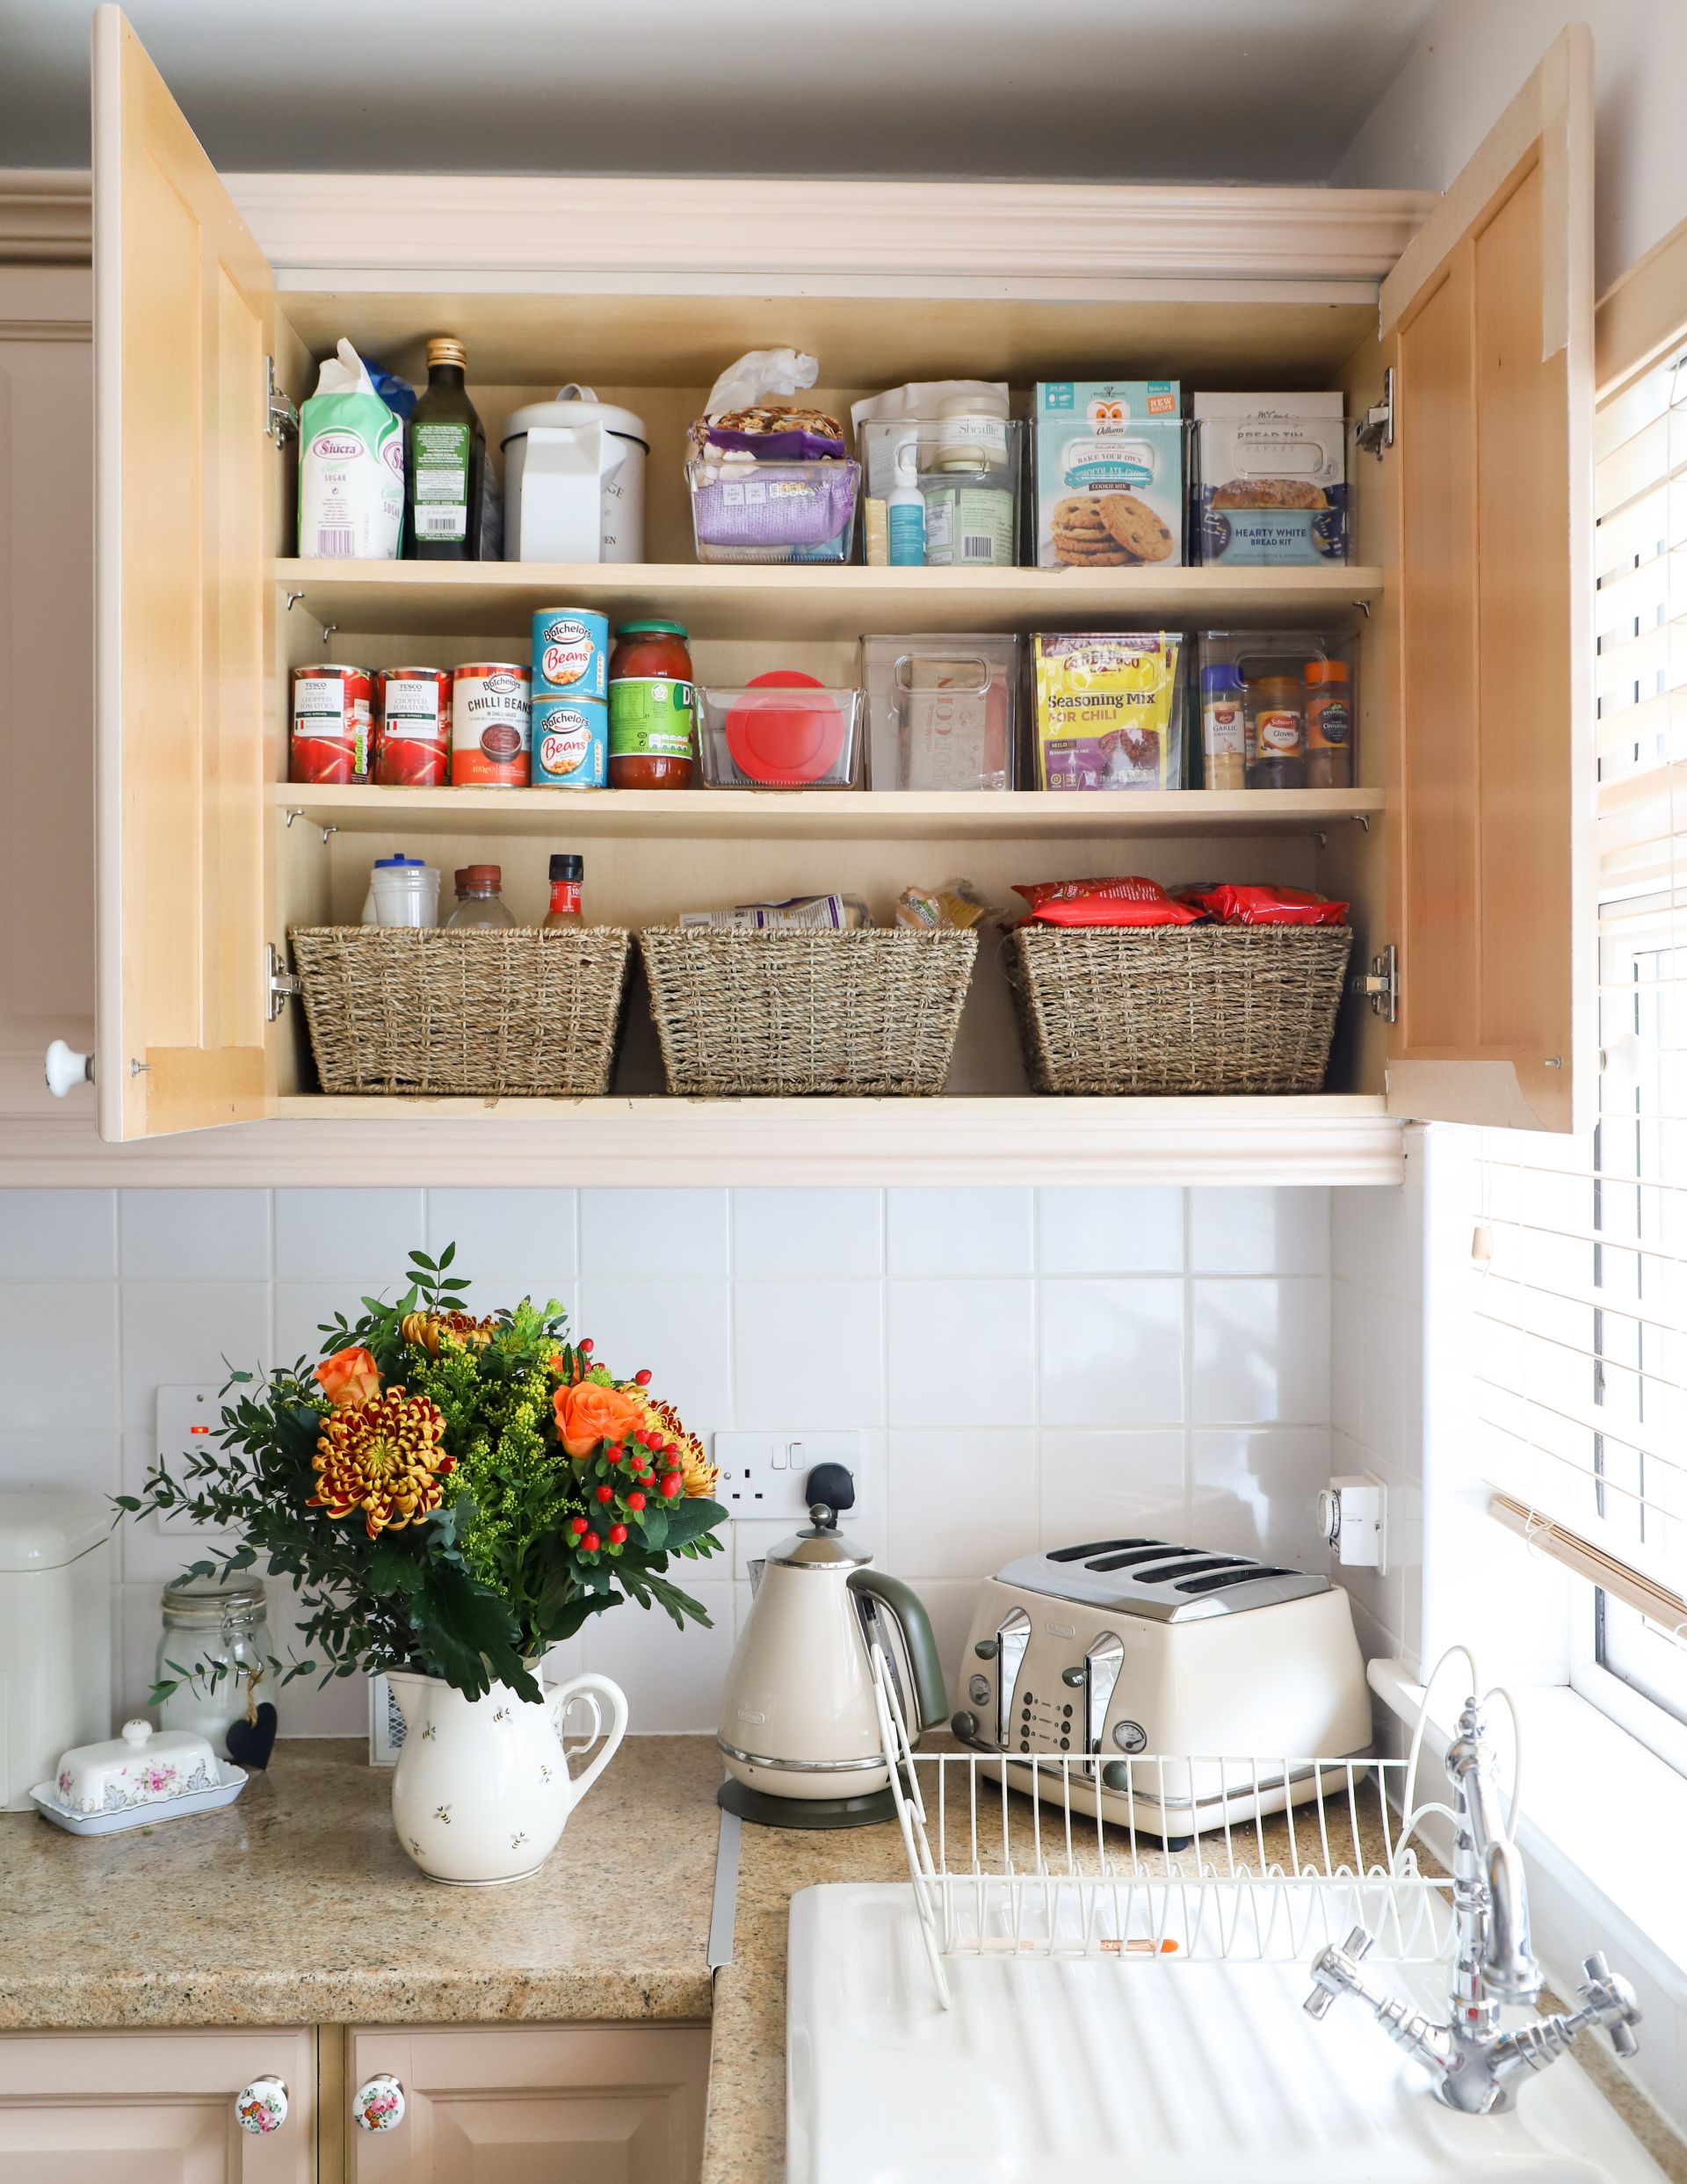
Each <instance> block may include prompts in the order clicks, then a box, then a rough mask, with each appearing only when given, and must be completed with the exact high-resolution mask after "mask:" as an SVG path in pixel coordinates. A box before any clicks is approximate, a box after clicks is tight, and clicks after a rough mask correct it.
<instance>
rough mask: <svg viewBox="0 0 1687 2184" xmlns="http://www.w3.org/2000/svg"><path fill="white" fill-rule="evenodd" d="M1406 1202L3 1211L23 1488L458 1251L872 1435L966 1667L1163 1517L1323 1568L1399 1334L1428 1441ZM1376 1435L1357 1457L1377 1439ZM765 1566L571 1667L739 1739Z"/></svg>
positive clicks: (147, 1676)
mask: <svg viewBox="0 0 1687 2184" xmlns="http://www.w3.org/2000/svg"><path fill="white" fill-rule="evenodd" d="M1377 1195H1380V1194H1372V1193H1365V1192H1354V1191H1345V1192H1343V1191H1338V1192H1336V1193H1333V1194H1331V1193H1327V1192H1324V1191H1321V1190H1313V1191H1304V1192H1301V1191H1260V1192H1233V1191H1223V1192H1185V1191H1183V1190H1181V1189H1177V1188H1175V1187H1171V1186H1146V1187H1143V1188H1140V1189H1129V1188H1108V1189H1101V1190H1094V1191H1090V1190H1083V1189H1078V1188H1067V1189H1051V1190H1045V1191H1039V1192H1031V1191H1024V1190H1019V1189H981V1190H975V1191H974V1190H944V1191H937V1190H932V1191H927V1190H911V1189H909V1190H903V1189H894V1190H884V1191H880V1190H865V1189H848V1190H839V1191H828V1190H824V1189H811V1190H793V1191H783V1190H746V1191H737V1192H730V1193H729V1192H726V1191H713V1190H705V1191H678V1190H667V1189H649V1190H628V1191H610V1190H587V1191H582V1192H580V1193H578V1194H576V1193H573V1192H570V1191H567V1190H534V1191H531V1192H526V1191H508V1190H501V1191H473V1190H455V1189H453V1190H444V1189H440V1190H431V1191H423V1190H420V1189H418V1190H414V1191H410V1190H401V1191H388V1190H380V1191H345V1192H341V1191H327V1190H323V1191H278V1192H275V1193H268V1192H244V1191H203V1192H192V1191H156V1192H153V1191H131V1192H116V1193H113V1192H103V1191H90V1192H39V1193H32V1192H15V1193H7V1194H0V1372H4V1375H5V1377H6V1383H7V1386H8V1389H9V1392H10V1404H9V1410H8V1415H7V1418H6V1419H5V1421H4V1426H0V1484H42V1483H46V1482H48V1481H53V1482H56V1481H58V1480H61V1479H68V1480H71V1481H74V1482H76V1483H77V1484H85V1485H87V1486H89V1487H91V1488H92V1489H94V1490H95V1491H103V1492H115V1491H134V1489H135V1487H136V1486H137V1485H138V1484H139V1482H140V1479H141V1477H142V1476H143V1474H144V1471H145V1469H146V1466H147V1464H148V1462H149V1461H150V1459H151V1454H152V1448H153V1438H154V1433H155V1424H156V1390H157V1389H158V1387H159V1385H160V1384H161V1383H175V1382H214V1383H215V1384H218V1385H221V1382H222V1380H223V1378H224V1376H225V1366H224V1360H225V1358H226V1359H227V1360H228V1361H229V1362H231V1363H235V1364H242V1365H246V1364H250V1363H252V1362H254V1361H257V1360H280V1361H282V1362H284V1363H288V1364H291V1363H292V1362H293V1360H295V1359H297V1358H298V1357H300V1355H308V1356H309V1357H311V1358H313V1359H314V1358H315V1355H316V1354H317V1353H318V1352H319V1350H320V1347H321V1338H320V1336H319V1334H318V1331H317V1330H318V1326H319V1324H320V1323H321V1322H322V1321H323V1320H324V1319H327V1318H329V1317H331V1315H332V1314H333V1313H335V1312H336V1311H344V1313H345V1314H346V1316H347V1317H348V1318H354V1317H356V1316H357V1314H358V1311H359V1310H360V1298H361V1296H362V1295H363V1293H364V1292H365V1291H366V1290H370V1289H379V1290H384V1291H386V1292H387V1293H388V1294H395V1293H396V1292H397V1291H398V1289H399V1288H402V1285H403V1283H404V1281H406V1280H407V1279H408V1274H407V1266H408V1254H409V1252H410V1251H411V1250H413V1249H415V1248H416V1247H417V1246H421V1247H422V1248H424V1249H426V1250H428V1251H430V1252H434V1253H436V1254H437V1253H438V1251H439V1250H440V1249H441V1248H442V1247H443V1246H444V1244H446V1243H448V1242H452V1241H454V1242H455V1243H456V1244H457V1246H458V1260H457V1268H458V1270H459V1271H460V1272H461V1273H463V1274H464V1275H465V1276H466V1277H467V1278H468V1279H469V1280H470V1281H474V1283H476V1285H477V1287H476V1288H475V1289H474V1291H473V1292H472V1293H471V1295H472V1298H473V1302H474V1303H475V1304H476V1305H477V1306H479V1307H481V1309H485V1308H486V1307H488V1306H489V1305H491V1304H494V1303H497V1302H506V1301H513V1300H514V1299H515V1298H516V1297H518V1296H519V1295H521V1294H522V1293H523V1292H524V1291H532V1293H533V1294H534V1295H539V1294H540V1293H541V1292H545V1293H550V1292H554V1293H555V1294H556V1295H558V1296H559V1298H560V1299H561V1302H562V1304H563V1306H564V1308H565V1310H568V1312H569V1314H570V1318H571V1323H572V1324H573V1326H574V1327H575V1329H576V1332H578V1333H582V1334H590V1335H591V1336H592V1337H593V1338H594V1339H595V1341H596V1342H597V1346H598V1349H599V1352H600V1353H601V1354H602V1355H604V1356H605V1358H606V1359H607V1360H610V1361H612V1362H613V1363H614V1364H616V1365H618V1366H620V1367H623V1368H626V1370H628V1371H631V1370H633V1369H634V1368H637V1367H639V1366H641V1365H648V1366H649V1367H650V1368H651V1369H652V1371H653V1372H654V1373H655V1375H656V1376H657V1379H658V1382H659V1384H660V1385H661V1387H662V1390H663V1392H664V1393H666V1394H669V1395H670V1396H671V1397H673V1398H674V1400H675V1401H676V1402H677V1404H678V1405H679V1407H680V1409H681V1411H682V1412H683V1413H684V1415H685V1417H686V1418H687V1419H688V1422H689V1423H690V1424H691V1426H693V1427H695V1428H696V1429H697V1430H698V1431H699V1432H701V1433H706V1434H707V1433H713V1432H715V1431H716V1430H718V1429H720V1428H724V1427H741V1428H748V1429H750V1430H755V1429H758V1428H768V1429H770V1430H771V1429H776V1428H778V1427H790V1428H792V1429H796V1430H800V1429H803V1428H807V1429H810V1430H813V1429H818V1428H821V1427H826V1426H832V1427H845V1426H851V1427H856V1428H858V1429H860V1430H861V1432H862V1437H863V1448H862V1462H861V1467H860V1472H861V1476H860V1506H858V1509H857V1510H856V1511H855V1512H853V1513H851V1515H850V1517H849V1518H848V1519H846V1520H845V1523H846V1528H848V1529H850V1530H851V1531H852V1532H853V1533H854V1534H855V1535H856V1536H857V1537H858V1538H859V1539H860V1540H861V1542H862V1543H863V1544H864V1545H865V1546H867V1547H868V1548H869V1549H872V1551H873V1552H874V1553H875V1554H876V1555H880V1556H882V1558H883V1560H884V1562H885V1564H886V1565H887V1567H888V1568H890V1569H892V1570H894V1571H895V1572H896V1573H897V1574H898V1575H900V1576H901V1577H904V1578H908V1579H909V1581H910V1582H911V1583H913V1584H914V1585H915V1586H916V1589H917V1590H918V1592H919V1593H920V1595H921V1597H922V1598H923V1600H924V1601H925V1603H926V1606H927V1607H928V1610H929V1611H930V1614H931V1617H932V1621H933V1623H934V1626H935V1627H936V1629H937V1630H938V1636H939V1641H940V1643H941V1644H942V1647H943V1653H944V1659H945V1665H947V1666H949V1667H950V1668H951V1669H952V1667H953V1665H954V1664H955V1662H956V1660H957V1659H958V1658H959V1651H960V1647H961V1644H962V1642H963V1640H964V1637H965V1635H966V1631H967V1627H968V1625H969V1623H970V1622H971V1617H972V1611H973V1604H974V1597H975V1593H976V1588H977V1585H978V1581H979V1579H980V1578H981V1577H983V1576H984V1575H986V1574H988V1572H989V1571H993V1570H994V1569H996V1568H997V1567H998V1566H999V1565H1000V1564H1002V1563H1003V1562H1005V1561H1008V1560H1010V1558H1011V1557H1012V1556H1015V1555H1017V1554H1022V1553H1026V1552H1029V1551H1032V1550H1033V1549H1036V1548H1038V1547H1039V1546H1045V1547H1046V1546H1057V1545H1070V1544H1073V1543H1075V1542H1077V1541H1080V1540H1082V1539H1086V1538H1105V1537H1108V1536H1111V1535H1132V1534H1136V1533H1143V1534H1148V1535H1162V1536H1167V1537H1171V1538H1180V1539H1188V1540H1190V1541H1191V1542H1192V1543H1194V1544H1198V1545H1202V1546H1208V1545H1211V1546H1218V1547H1224V1546H1236V1547H1243V1546H1245V1547H1247V1548H1249V1549H1250V1550H1252V1551H1258V1552H1265V1553H1269V1554H1271V1555H1273V1556H1279V1557H1280V1558H1281V1559H1283V1560H1284V1561H1286V1562H1292V1563H1294V1564H1307V1563H1309V1562H1311V1561H1313V1560H1314V1558H1315V1556H1316V1554H1317V1552H1318V1549H1317V1544H1316V1539H1315V1525H1314V1509H1313V1506H1312V1496H1313V1495H1314V1493H1315V1491H1316V1489H1317V1487H1318V1486H1319V1485H1321V1484H1322V1483H1323V1480H1324V1478H1325V1477H1328V1475H1329V1469H1330V1466H1331V1463H1332V1461H1333V1459H1332V1456H1331V1453H1330V1448H1329V1431H1330V1423H1331V1419H1332V1416H1333V1415H1334V1413H1333V1412H1332V1408H1331V1404H1332V1396H1333V1395H1334V1399H1335V1400H1336V1402H1337V1403H1338V1404H1340V1405H1341V1406H1342V1412H1341V1415H1342V1418H1343V1420H1344V1421H1345V1424H1346V1427H1347V1429H1348V1430H1349V1431H1350V1432H1354V1431H1357V1429H1358V1427H1359V1426H1360V1425H1361V1423H1362V1409H1363V1404H1364V1392H1363V1391H1364V1389H1365V1387H1366V1385H1367V1384H1368V1381H1367V1378H1366V1376H1365V1373H1364V1372H1363V1371H1362V1370H1361V1369H1360V1368H1361V1366H1362V1364H1363V1363H1364V1360H1357V1359H1356V1360H1355V1361H1354V1364H1353V1366H1352V1368H1351V1370H1349V1369H1348V1367H1347V1365H1346V1363H1345V1360H1346V1358H1347V1356H1348V1353H1349V1352H1350V1350H1354V1349H1357V1348H1358V1347H1367V1346H1378V1345H1379V1344H1380V1343H1381V1342H1382V1340H1383V1337H1384V1334H1385V1332H1386V1331H1388V1330H1390V1329H1391V1328H1392V1329H1393V1330H1394V1332H1393V1333H1392V1334H1391V1335H1389V1339H1388V1354H1389V1355H1390V1357H1391V1358H1393V1359H1394V1360H1395V1365H1396V1368H1397V1377H1396V1381H1395V1382H1394V1384H1395V1385H1400V1386H1402V1387H1403V1388H1404V1390H1405V1392H1404V1394H1403V1396H1402V1405H1403V1407H1402V1411H1401V1417H1402V1419H1403V1421H1404V1425H1403V1428H1402V1430H1403V1431H1404V1432H1405V1433H1407V1434H1408V1436H1409V1433H1410V1432H1411V1430H1412V1429H1411V1425H1410V1419H1411V1415H1412V1413H1411V1383H1410V1380H1409V1366H1410V1359H1411V1346H1412V1343H1413V1341H1414V1340H1415V1334H1414V1332H1413V1322H1412V1319H1411V1315H1410V1313H1409V1311H1408V1312H1406V1313H1404V1314H1401V1315H1399V1316H1398V1317H1397V1318H1396V1319H1395V1320H1393V1321H1391V1320H1390V1318H1389V1317H1388V1316H1387V1314H1386V1313H1385V1314H1380V1315H1379V1313H1378V1312H1377V1311H1376V1310H1375V1304H1376V1301H1377V1299H1379V1298H1387V1297H1389V1296H1394V1297H1395V1298H1399V1299H1408V1298H1409V1296H1410V1295H1411V1294H1412V1293H1413V1292H1412V1289H1411V1284H1410V1281H1409V1280H1408V1276H1407V1275H1406V1274H1405V1273H1402V1272H1401V1270H1400V1269H1398V1268H1397V1267H1393V1266H1390V1267H1388V1268H1387V1269H1379V1268H1378V1267H1377V1265H1376V1261H1375V1260H1374V1259H1373V1257H1372V1252H1374V1251H1375V1250H1377V1249H1380V1248H1382V1247H1383V1246H1384V1245H1388V1246H1390V1247H1392V1246H1393V1244H1394V1243H1396V1242H1398V1241H1399V1240H1401V1239H1403V1238H1408V1237H1409V1236H1410V1234H1411V1232H1412V1223H1413V1218H1414V1217H1413V1215H1412V1213H1411V1210H1410V1208H1409V1207H1406V1208H1388V1209H1384V1210H1383V1211H1382V1212H1381V1213H1379V1215H1375V1216H1372V1217H1367V1215H1366V1209H1365V1208H1363V1207H1356V1206H1354V1204H1353V1201H1357V1200H1360V1199H1367V1200H1368V1199H1370V1198H1372V1197H1373V1196H1377ZM1327 1272H1328V1273H1333V1276H1334V1281H1333V1284H1332V1282H1331V1281H1329V1280H1328V1279H1327V1278H1326V1277H1327ZM1332 1314H1334V1316H1335V1324H1336V1328H1337V1330H1338V1334H1337V1339H1336V1344H1335V1353H1336V1381H1335V1388H1334V1390H1332V1368H1331V1355H1332V1342H1331V1324H1332ZM1396 1338H1397V1339H1396ZM1342 1446H1343V1448H1345V1449H1347V1451H1348V1457H1349V1458H1350V1459H1351V1460H1352V1462H1354V1463H1358V1460H1359V1459H1360V1458H1362V1457H1364V1456H1365V1455H1366V1453H1367V1452H1366V1449H1365V1445H1364V1443H1363V1442H1362V1441H1360V1440H1358V1439H1344V1440H1343V1443H1342ZM1346 1460H1347V1459H1344V1461H1346ZM1404 1476H1405V1474H1404V1471H1402V1477H1404ZM783 1528H788V1527H783ZM121 1537H122V1542H123V1546H122V1570H123V1580H124V1581H123V1584H122V1587H121V1597H120V1600H119V1616H118V1621H119V1632H120V1635H119V1687H120V1689H121V1691H122V1694H123V1696H124V1701H125V1703H126V1704H127V1705H130V1706H131V1707H133V1706H137V1705H139V1704H140V1703H141V1701H142V1700H143V1699H144V1697H145V1693H146V1689H147V1687H148V1684H149V1683H150V1680H151V1674H152V1665H151V1661H152V1650H153V1647H154V1645H155V1644H156V1637H157V1630H158V1587H159V1585H160V1583H161V1582H162V1581H163V1579H164V1578H167V1577H169V1576H170V1575H173V1574H174V1573H175V1572H176V1571H177V1570H179V1568H180V1567H181V1565H182V1564H183V1563H184V1562H185V1561H186V1560H189V1559H192V1556H193V1554H194V1553H195V1552H196V1551H197V1550H196V1549H195V1547H194V1546H193V1545H192V1543H191V1542H189V1541H188V1540H185V1539H184V1540H182V1541H179V1542H178V1540H177V1537H176V1536H175V1535H170V1534H166V1533H160V1532H159V1531H157V1529H156V1527H154V1526H152V1525H151V1524H150V1523H148V1525H147V1526H144V1527H135V1526H134V1525H126V1526H125V1527H123V1532H122V1535H121ZM761 1544H762V1545H765V1542H761ZM739 1563H740V1558H739V1557H737V1556H735V1555H731V1554H729V1555H728V1556H722V1557H721V1558H720V1559H719V1560H718V1561H716V1562H713V1563H712V1564H703V1565H691V1564H687V1565H684V1567H682V1568H681V1569H680V1570H679V1571H677V1573H676V1574H677V1581H678V1582H679V1583H680V1584H681V1585H683V1586H684V1589H685V1590H687V1591H688V1592H691V1593H695V1594H696V1595H697V1596H698V1597H699V1598H700V1599H703V1600H706V1602H707V1603H708V1605H709V1607H710V1611H711V1613H712V1614H713V1616H714V1618H715V1628H714V1629H713V1630H712V1631H708V1632H702V1633H699V1632H696V1631H689V1630H688V1631H687V1632H686V1633H684V1635H682V1634H681V1633H679V1632H677V1631H676V1630H675V1629H674V1628H673V1626H672V1624H671V1623H670V1622H668V1621H667V1619H666V1618H665V1617H663V1616H661V1615H655V1616H647V1615H646V1614H643V1613H642V1611H641V1610H639V1609H637V1608H635V1607H618V1608H616V1609H614V1610H612V1612H611V1613H610V1614H607V1615H605V1616H603V1617H601V1618H598V1619H596V1620H595V1621H594V1622H592V1623H590V1624H589V1625H588V1626H587V1627H586V1629H585V1630H584V1631H583V1633H582V1634H581V1635H580V1636H579V1637H578V1638H577V1639H576V1640H574V1641H571V1642H570V1644H569V1646H568V1648H566V1649H563V1653H564V1656H565V1658H563V1659H562V1660H561V1662H560V1663H559V1666H558V1670H557V1672H559V1673H560V1672H561V1670H562V1669H563V1668H566V1667H568V1666H569V1665H573V1666H574V1667H578V1666H580V1665H589V1666H590V1667H592V1668H594V1669H597V1670H599V1671H601V1672H605V1673H607V1674H610V1675H612V1676H614V1677H616V1678H617V1679H618V1680H621V1681H623V1682H624V1683H625V1684H626V1688H627V1690H628V1694H629V1696H630V1698H631V1700H632V1703H633V1715H634V1728H635V1729H637V1730H645V1731H654V1730H659V1729H685V1730H699V1731H702V1730H708V1729H711V1728H713V1724H714V1719H715V1711H716V1701H717V1698H718V1694H719V1689H720V1678H721V1675H722V1672H723V1671H724V1668H725V1665H726V1662H727V1660H728V1658H729V1656H730V1652H731V1647H732V1643H733V1637H734V1633H735V1628H736V1624H737V1621H738V1619H739V1617H740V1616H741V1614H742V1612H743V1609H744V1607H745V1604H746V1603H747V1601H748V1599H749V1586H748V1584H747V1582H746V1581H745V1579H744V1578H743V1577H742V1574H736V1575H735V1572H736V1571H738V1569H739ZM271 1592H272V1623H273V1625H274V1627H275V1629H276V1631H277V1635H278V1636H280V1635H281V1634H282V1632H283V1631H284V1630H285V1629H286V1627H287V1626H288V1625H289V1622H290V1614H289V1611H288V1603H287V1600H286V1597H285V1595H284V1590H283V1585H282V1584H281V1582H280V1581H279V1580H272V1582H271ZM1372 1600H1374V1603H1375V1605H1374V1609H1373V1607H1372ZM1410 1600H1411V1584H1410V1580H1409V1578H1402V1579H1401V1583H1400V1584H1399V1585H1391V1586H1390V1587H1388V1588H1387V1589H1386V1590H1385V1589H1380V1588H1374V1587H1373V1588H1370V1589H1369V1590H1368V1592H1367V1595H1366V1598H1365V1600H1362V1601H1361V1602H1360V1607H1361V1620H1362V1626H1363V1627H1364V1628H1365V1629H1366V1630H1367V1631H1375V1632H1381V1631H1382V1630H1384V1629H1385V1628H1387V1627H1388V1619H1390V1618H1394V1619H1398V1620H1400V1621H1401V1622H1407V1621H1409V1608H1410ZM279 1703H280V1704H281V1707H282V1710H283V1718H284V1723H285V1727H286V1732H287V1733H289V1734H294V1735H298V1734H311V1733H326V1734H356V1735H360V1734H362V1733H363V1730H364V1723H365V1710H364V1696H363V1686H362V1683H361V1680H354V1681H347V1682H344V1683H338V1684H335V1685H331V1686H329V1688H328V1689H327V1690H326V1691H323V1692H320V1693H319V1692H318V1691H316V1690H315V1686H314V1680H300V1681H298V1682H295V1683H293V1684H292V1685H290V1686H289V1687H288V1688H287V1689H286V1692H285V1693H283V1694H279Z"/></svg>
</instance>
